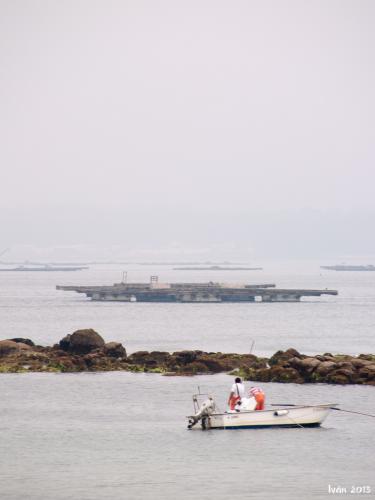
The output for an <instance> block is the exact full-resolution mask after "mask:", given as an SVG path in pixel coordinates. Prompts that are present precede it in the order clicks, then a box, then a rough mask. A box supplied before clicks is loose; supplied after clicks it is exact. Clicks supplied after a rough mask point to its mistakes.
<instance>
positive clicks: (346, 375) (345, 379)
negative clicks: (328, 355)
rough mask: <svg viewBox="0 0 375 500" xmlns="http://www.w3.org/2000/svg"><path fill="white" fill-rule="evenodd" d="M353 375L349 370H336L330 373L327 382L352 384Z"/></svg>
mask: <svg viewBox="0 0 375 500" xmlns="http://www.w3.org/2000/svg"><path fill="white" fill-rule="evenodd" d="M352 376H353V373H352V372H350V371H349V370H345V369H344V368H342V369H339V370H334V371H333V372H331V373H329V374H328V375H327V378H326V382H329V383H330V384H340V385H343V384H350V383H351V380H352Z"/></svg>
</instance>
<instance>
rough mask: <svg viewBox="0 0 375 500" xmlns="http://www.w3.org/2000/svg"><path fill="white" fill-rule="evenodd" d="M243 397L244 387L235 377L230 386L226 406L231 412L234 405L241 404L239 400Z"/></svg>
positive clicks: (238, 378)
mask: <svg viewBox="0 0 375 500" xmlns="http://www.w3.org/2000/svg"><path fill="white" fill-rule="evenodd" d="M243 397H245V386H244V385H243V383H242V380H241V379H240V377H237V378H236V379H235V381H234V384H233V385H232V388H231V390H230V394H229V398H228V406H229V408H230V409H231V410H234V409H235V406H236V404H241V403H240V402H241V399H242V398H243Z"/></svg>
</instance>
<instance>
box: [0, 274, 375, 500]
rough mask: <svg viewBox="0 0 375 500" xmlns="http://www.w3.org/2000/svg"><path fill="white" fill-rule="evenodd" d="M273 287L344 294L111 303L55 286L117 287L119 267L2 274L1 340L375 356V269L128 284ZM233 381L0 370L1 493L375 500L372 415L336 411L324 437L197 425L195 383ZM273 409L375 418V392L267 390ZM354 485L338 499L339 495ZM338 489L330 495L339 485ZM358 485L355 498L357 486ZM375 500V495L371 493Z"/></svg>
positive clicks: (314, 432) (222, 391)
mask: <svg viewBox="0 0 375 500" xmlns="http://www.w3.org/2000/svg"><path fill="white" fill-rule="evenodd" d="M151 273H152V274H157V273H159V274H160V277H161V278H162V277H163V278H164V279H165V281H180V280H181V281H182V280H186V281H187V280H194V281H205V280H207V279H213V280H215V281H216V280H218V281H232V282H234V281H248V282H276V283H277V284H278V285H280V286H283V287H287V286H289V287H318V288H326V287H327V288H337V289H338V290H339V292H340V295H339V296H338V297H326V298H324V297H323V298H321V299H317V300H316V299H315V300H305V301H304V302H303V303H300V304H225V305H224V304H223V305H220V304H207V305H206V304H183V305H179V304H112V303H92V302H89V301H87V300H86V299H85V298H84V297H83V296H80V295H77V294H74V293H64V292H58V291H56V290H54V286H55V285H56V284H72V283H77V284H97V283H103V284H105V283H107V284H111V283H112V282H114V281H119V279H121V269H119V268H115V267H109V266H108V267H101V268H100V267H96V268H94V269H90V270H88V271H84V272H81V273H51V274H50V273H25V274H23V273H19V274H15V273H14V274H13V273H3V274H1V275H0V320H1V322H0V325H1V338H9V337H12V336H16V335H17V336H25V337H30V338H32V339H34V340H36V341H37V342H40V343H45V344H51V343H54V342H56V341H58V340H59V339H60V338H61V337H62V336H64V335H65V334H66V333H70V332H72V331H74V330H75V329H77V328H84V327H93V328H95V329H96V330H97V331H99V332H100V333H101V334H102V335H103V336H104V338H105V339H106V340H119V341H121V342H123V343H124V345H125V346H126V348H127V349H128V351H129V352H132V351H134V350H138V349H147V350H151V349H161V350H169V351H173V350H178V349H183V348H194V349H198V348H199V349H205V350H212V351H219V350H221V351H232V352H233V351H234V352H247V351H248V350H249V348H250V345H251V342H252V340H255V342H256V343H255V353H256V354H270V353H273V352H275V351H276V350H277V349H279V348H287V347H291V346H293V347H295V348H297V349H299V350H301V351H302V352H306V353H308V352H310V353H316V352H324V351H331V352H347V353H353V354H355V353H359V352H375V336H374V325H375V307H374V306H375V287H374V281H375V273H332V272H331V273H329V272H324V273H321V272H320V271H319V268H315V267H314V266H311V267H304V268H300V269H297V268H296V267H295V266H291V267H289V269H285V268H282V267H280V266H279V267H278V266H275V267H274V268H272V269H271V270H269V271H267V272H265V271H264V272H259V273H249V274H247V273H242V274H241V273H229V274H228V273H221V274H220V273H217V274H215V275H213V274H212V273H209V274H208V275H207V274H205V275H203V274H202V273H201V272H199V273H194V274H190V273H189V274H188V275H187V274H183V273H182V272H181V273H178V272H177V271H176V272H173V271H171V270H166V269H164V268H160V269H158V270H156V272H155V269H150V270H149V269H148V268H146V269H145V268H139V267H138V268H136V267H134V269H130V279H131V280H138V279H144V280H146V279H147V277H148V275H149V274H151ZM231 382H232V380H231V378H230V377H228V375H225V374H220V375H215V376H199V377H175V378H170V377H162V376H160V375H150V374H132V373H103V374H101V373H96V374H14V375H1V376H0V395H1V398H0V423H1V425H0V442H1V453H0V473H1V478H0V498H1V499H2V500H3V499H4V500H19V499H27V500H29V499H30V500H44V499H46V500H50V499H57V500H60V499H64V500H65V499H72V500H73V499H74V500H76V499H82V500H86V499H87V500H96V499H111V500H112V499H120V498H121V499H123V498H124V499H175V498H182V499H190V498H191V499H193V498H194V499H196V498H201V499H212V498H218V499H227V498H231V499H232V498H236V499H237V498H254V499H258V498H260V499H263V498H264V499H266V498H267V499H268V498H283V499H284V498H293V499H294V498H296V499H300V498H329V497H331V496H340V497H343V496H344V497H346V496H350V497H353V496H356V497H358V496H359V497H369V495H367V494H364V493H357V494H350V491H351V488H352V487H353V486H354V487H361V486H364V487H366V486H367V487H370V488H371V490H372V496H373V495H374V493H375V479H374V470H375V459H374V449H375V437H374V436H375V418H370V417H365V416H359V415H353V414H349V413H343V412H339V411H335V412H332V413H331V415H330V416H329V417H328V419H327V420H326V422H325V424H324V426H323V427H322V428H320V429H289V430H288V429H283V430H277V429H271V430H267V429H264V430H257V431H249V430H243V431H208V432H200V431H188V430H186V422H185V418H184V417H185V415H187V414H189V413H190V412H191V410H192V403H191V395H192V393H193V392H195V391H196V388H197V386H200V387H201V390H206V391H208V392H213V393H214V394H215V395H216V396H217V398H218V401H219V402H221V403H222V407H223V408H224V402H225V399H226V397H227V392H228V389H229V387H230V385H231ZM263 386H264V389H265V390H266V394H267V401H268V402H269V403H270V402H272V403H289V402H291V403H320V402H333V403H340V405H341V408H345V409H348V410H357V411H358V410H359V411H363V412H368V413H372V414H375V388H373V387H361V386H352V387H351V386H346V387H339V386H324V385H303V386H298V385H293V384H287V385H283V384H263ZM333 487H339V488H341V491H343V488H346V489H347V494H341V495H337V494H336V495H333V494H332V493H329V488H333ZM331 491H332V490H331ZM356 491H359V490H356ZM370 496H371V495H370Z"/></svg>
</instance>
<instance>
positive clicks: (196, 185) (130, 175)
mask: <svg viewBox="0 0 375 500" xmlns="http://www.w3.org/2000/svg"><path fill="white" fill-rule="evenodd" d="M374 26H375V2H374V1H373V0H309V1H304V0H272V1H267V0H262V1H259V0H258V1H254V0H246V1H245V0H237V1H228V0H227V1H223V0H212V1H211V0H199V1H195V0H189V1H179V0H147V1H144V0H131V1H126V0H123V1H120V0H106V1H104V0H101V1H93V0H71V1H67V0H59V1H55V0H42V1H41V0H28V1H26V0H24V1H19V0H0V72H1V73H0V137H1V139H0V140H1V148H0V162H1V183H0V207H1V214H0V222H1V228H2V238H1V239H0V246H1V247H7V246H10V247H12V246H14V245H19V244H21V243H30V244H32V245H36V246H38V245H47V246H48V245H81V244H87V245H96V244H97V245H99V244H101V245H104V244H106V243H107V244H108V245H115V244H119V245H124V248H125V247H126V248H128V249H130V248H132V250H133V251H135V250H136V249H137V248H140V249H141V248H146V247H147V248H149V249H150V250H151V249H154V250H155V249H158V248H168V247H169V246H173V245H175V246H176V245H177V247H178V246H179V245H181V247H183V246H184V245H185V246H187V247H189V248H200V247H204V248H206V247H210V245H211V246H213V247H214V246H215V245H218V246H219V247H220V245H222V246H223V248H224V247H225V248H227V247H228V245H229V247H230V246H231V245H232V246H233V245H234V246H236V245H237V247H241V248H243V249H253V250H254V252H255V255H256V256H257V257H261V256H262V255H263V254H264V253H269V254H272V251H271V253H270V246H274V254H275V255H277V254H278V253H279V251H280V249H279V248H278V246H280V248H284V247H285V248H284V250H285V251H283V250H282V251H281V252H282V253H283V252H284V253H287V252H288V245H287V244H286V241H285V238H286V237H288V238H290V240H291V242H292V244H291V245H290V247H291V248H293V250H291V252H292V253H293V252H295V251H296V249H297V254H298V255H304V254H306V255H311V254H312V253H314V252H316V253H317V254H320V255H324V254H325V253H327V255H328V254H332V255H334V253H335V252H337V251H339V249H340V250H342V252H345V251H346V252H354V253H361V252H362V253H363V254H369V253H371V252H373V253H374V254H375V236H373V235H372V234H371V233H370V232H372V231H373V229H372V228H371V227H369V225H371V221H372V215H373V214H374V213H375V197H374V194H373V193H374V184H375V182H374V180H375V174H374V158H375V153H374V150H375V147H374V144H375V141H374V139H375V97H374V89H375V70H374V67H375V63H374V61H375V57H374V56H375V30H374ZM130 240H131V243H130ZM297 240H298V241H297ZM312 248H313V250H312ZM0 250H1V248H0Z"/></svg>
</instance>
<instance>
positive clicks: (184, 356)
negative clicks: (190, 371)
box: [173, 351, 201, 366]
mask: <svg viewBox="0 0 375 500" xmlns="http://www.w3.org/2000/svg"><path fill="white" fill-rule="evenodd" d="M200 352H201V351H200ZM173 357H174V359H175V361H176V363H177V364H178V365H182V366H184V365H187V364H189V363H192V362H193V361H195V360H196V359H197V352H196V351H180V352H174V353H173Z"/></svg>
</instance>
